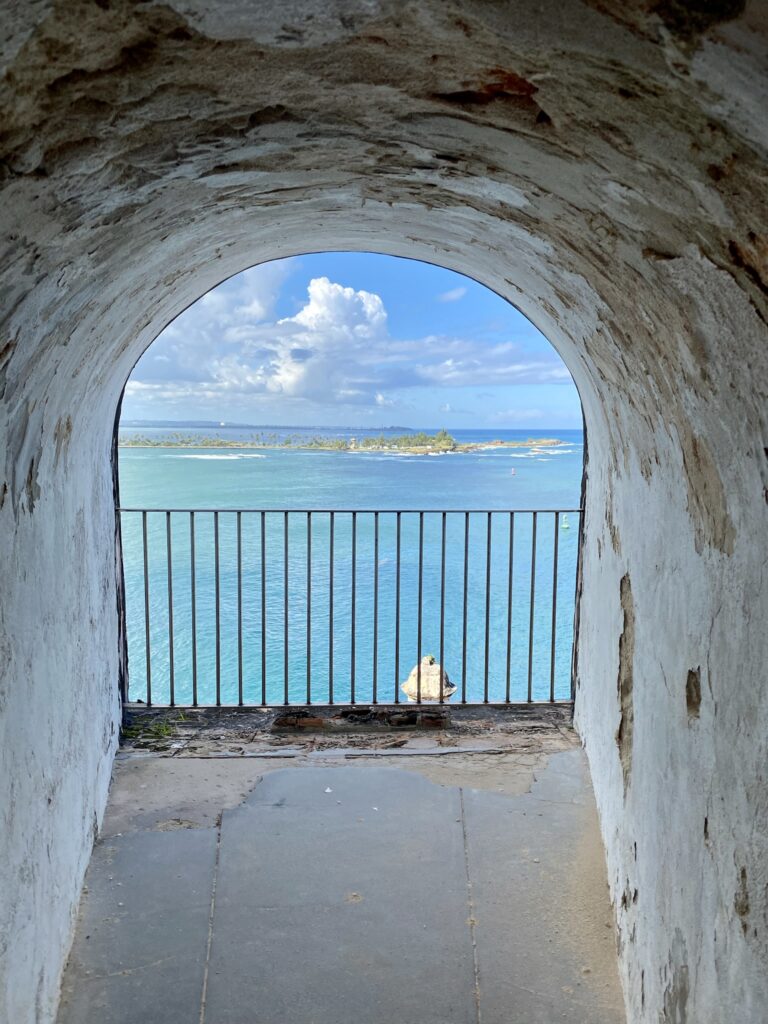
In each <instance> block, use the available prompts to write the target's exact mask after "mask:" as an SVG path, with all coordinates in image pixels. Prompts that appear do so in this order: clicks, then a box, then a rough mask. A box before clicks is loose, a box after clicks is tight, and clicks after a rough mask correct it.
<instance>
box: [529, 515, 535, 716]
mask: <svg viewBox="0 0 768 1024" xmlns="http://www.w3.org/2000/svg"><path fill="white" fill-rule="evenodd" d="M532 515H533V533H532V536H531V608H530V617H529V620H528V703H529V704H530V702H531V700H532V699H533V609H534V606H535V603H536V513H535V512H533V513H532Z"/></svg>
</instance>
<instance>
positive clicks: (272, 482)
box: [119, 253, 584, 706]
mask: <svg viewBox="0 0 768 1024" xmlns="http://www.w3.org/2000/svg"><path fill="white" fill-rule="evenodd" d="M223 416H225V417H226V420H223V419H221V417H223ZM342 423H343V424H346V426H340V424H342ZM393 424H399V425H393ZM403 424H405V425H403ZM446 426H447V427H448V429H447V430H446V429H445V428H446ZM582 426H583V417H582V412H581V407H580V403H579V399H578V393H577V391H576V389H575V387H574V385H573V381H572V379H571V378H570V375H569V374H568V371H567V369H566V368H565V366H564V365H563V364H562V362H561V361H560V360H559V359H558V358H557V356H556V355H555V353H554V352H553V350H552V349H551V346H550V345H549V343H548V342H547V341H546V340H545V339H544V337H543V336H542V335H541V334H540V332H538V331H537V330H536V329H535V328H534V327H533V325H532V324H531V323H530V321H528V320H527V319H526V318H525V317H524V316H523V315H522V314H520V313H519V312H518V311H517V310H516V309H514V308H513V307H511V306H510V305H509V304H508V303H507V302H505V301H504V300H502V299H501V298H500V297H498V296H496V295H495V294H493V293H491V292H489V291H488V290H487V289H485V288H483V287H482V286H479V285H478V284H477V282H475V281H474V280H472V279H471V278H469V277H466V276H463V275H458V274H456V273H455V272H448V271H446V270H444V269H443V268H440V267H439V266H435V265H433V264H424V263H421V262H418V261H415V260H410V261H407V262H406V261H403V260H398V259H397V258H394V257H388V256H381V255H377V254H374V253H355V254H351V253H319V254H311V255H304V256H303V257H301V258H294V259H283V260H280V261H276V262H273V263H267V264H261V265H259V266H258V267H254V268H251V269H250V270H247V271H244V272H241V273H240V274H238V275H235V276H234V277H232V278H230V279H228V280H227V281H226V282H224V283H222V284H220V285H218V286H217V287H216V288H214V289H212V290H211V291H209V292H208V293H206V294H205V295H204V296H203V297H201V298H200V299H199V300H197V302H196V303H193V305H192V306H190V307H188V309H187V310H186V311H185V312H183V313H181V314H180V315H179V316H178V317H177V318H176V319H175V321H174V322H173V323H172V324H171V325H169V326H168V327H167V328H166V329H165V330H164V331H163V332H161V334H160V335H159V337H158V339H157V340H156V341H155V342H154V343H153V344H152V345H151V346H150V347H149V348H148V349H147V350H146V351H145V353H144V354H143V356H142V357H141V359H140V360H139V362H138V363H137V365H136V367H135V368H134V371H133V372H132V375H131V378H130V379H129V381H128V383H127V387H126V395H125V396H124V399H123V402H122V413H121V420H120V426H119V431H120V437H121V443H120V449H121V451H120V454H121V465H122V472H123V481H122V486H121V504H122V506H123V507H124V508H123V511H122V512H121V513H120V519H121V523H122V531H123V536H122V551H123V564H124V567H125V569H126V575H127V595H128V598H127V613H128V628H127V631H126V635H127V637H128V648H129V652H130V658H129V662H130V686H129V689H128V692H127V693H126V695H125V696H126V699H128V700H129V701H131V700H133V701H136V700H138V701H140V702H141V703H144V702H147V701H149V702H150V703H153V704H155V705H158V704H160V705H163V704H171V705H174V706H176V705H185V704H187V705H190V704H191V705H193V706H197V705H202V706H205V705H210V704H225V705H226V704H240V705H243V704H245V705H250V704H263V705H269V704H283V703H289V702H290V703H300V704H304V703H306V704H313V703H314V704H321V705H322V704H326V703H336V704H344V703H349V702H351V703H367V702H373V703H385V704H388V703H400V702H401V701H403V702H404V701H405V700H406V694H405V693H404V692H401V691H403V690H406V691H407V690H408V687H410V689H414V686H415V693H413V694H411V693H410V692H409V691H408V694H407V699H408V700H414V701H416V702H417V703H419V704H420V703H422V702H423V701H432V700H435V701H439V702H441V703H442V702H445V703H448V702H449V701H450V700H451V698H452V697H453V698H454V701H455V703H459V702H461V703H462V704H465V703H470V704H474V703H483V702H488V701H490V702H491V703H502V704H503V703H507V704H509V703H510V702H511V703H524V702H526V701H528V702H530V701H540V700H549V701H551V702H555V701H570V700H571V699H572V697H573V680H572V672H571V666H572V660H573V658H572V651H573V640H574V630H573V625H574V617H575V608H574V595H575V589H576V588H575V579H576V571H577V562H578V551H579V540H580V536H581V530H580V526H581V508H582V500H581V499H582V495H583V487H582V483H583V481H582V476H583V442H584V438H583V433H582V429H581V427H582ZM350 454H352V455H354V456H355V457H354V458H349V455H350ZM318 456H322V457H318ZM405 458H407V461H404V459H405ZM436 458H439V459H441V461H440V462H439V463H437V462H434V461H432V460H433V459H436ZM142 509H143V511H142ZM164 510H168V511H164ZM201 510H206V511H201ZM352 510H354V511H352ZM419 510H421V511H419ZM532 510H533V511H532ZM534 511H535V514H534ZM286 513H287V514H286ZM569 517H570V518H569ZM288 552H290V554H289V553H288ZM334 602H335V603H334ZM350 619H351V621H350ZM289 634H290V641H289ZM265 638H268V640H266V639H265ZM483 638H484V640H483ZM289 649H290V650H289ZM423 659H427V660H426V661H424V660H423ZM412 667H413V671H411V668H412ZM409 672H410V676H413V679H415V682H414V681H413V679H411V678H410V676H409V679H408V680H407V681H406V679H405V677H406V676H407V675H408V674H409ZM422 672H423V673H424V679H423V680H422ZM443 672H446V673H447V678H446V680H445V688H444V690H443V687H442V685H441V686H440V687H438V690H436V691H435V693H432V689H434V687H432V686H431V683H430V681H429V680H430V679H431V677H432V676H433V675H434V676H435V678H442V676H441V674H442V673H443ZM401 675H402V677H403V678H402V679H401V678H400V676H401ZM451 679H452V680H455V682H449V680H451ZM401 684H403V685H401ZM454 695H455V696H454Z"/></svg>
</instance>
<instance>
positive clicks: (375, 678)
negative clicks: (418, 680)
mask: <svg viewBox="0 0 768 1024" xmlns="http://www.w3.org/2000/svg"><path fill="white" fill-rule="evenodd" d="M378 668H379V513H378V512H374V513H373V690H372V698H373V703H374V704H378V702H379V701H378Z"/></svg>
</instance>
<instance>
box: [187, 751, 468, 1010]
mask: <svg viewBox="0 0 768 1024" xmlns="http://www.w3.org/2000/svg"><path fill="white" fill-rule="evenodd" d="M467 917H468V910H467V883H466V876H465V868H464V846H463V831H462V823H461V809H460V800H459V793H458V790H456V789H447V788H443V787H435V786H433V785H432V784H430V783H429V782H427V781H425V780H424V779H422V778H419V777H418V776H415V775H411V774H405V773H403V772H400V771H398V770H397V769H394V768H364V769H362V770H360V769H359V768H357V767H341V768H320V769H306V770H304V771H301V772H297V771H294V770H292V769H287V770H282V771H277V772H275V773H273V774H271V775H269V776H267V777H266V778H265V779H264V781H263V782H262V783H261V785H259V786H258V787H257V788H256V789H255V790H254V793H253V794H252V796H251V797H250V798H249V800H248V801H247V802H246V803H245V804H244V805H243V806H242V807H239V808H237V810H234V811H227V812H226V813H225V815H224V821H223V824H222V832H221V859H220V865H219V875H218V882H217V888H216V910H215V915H214V934H213V946H212V950H211V967H210V976H209V984H208V1000H207V1004H206V1022H207V1024H243V1022H245V1021H248V1022H249V1024H251V1022H252V1024H279V1022H280V1024H282V1022H285V1024H289V1022H290V1024H358V1022H360V1021H366V1022H368V1024H379V1022H380V1024H391V1022H392V1021H395V1020H396V1021H400V1022H402V1024H409V1022H413V1024H417V1022H422V1024H447V1022H454V1021H455V1022H456V1024H459V1022H461V1024H465V1022H472V1021H474V1020H475V1017H476V1012H475V1001H474V967H473V958H472V947H471V942H470V935H469V928H468V925H467Z"/></svg>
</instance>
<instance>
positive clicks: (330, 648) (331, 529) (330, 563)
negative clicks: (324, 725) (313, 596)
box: [328, 512, 335, 704]
mask: <svg viewBox="0 0 768 1024" xmlns="http://www.w3.org/2000/svg"><path fill="white" fill-rule="evenodd" d="M329 532H330V538H329V553H328V703H329V704H333V542H334V533H335V519H334V514H333V512H331V521H330V524H329Z"/></svg>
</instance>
